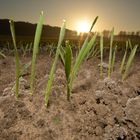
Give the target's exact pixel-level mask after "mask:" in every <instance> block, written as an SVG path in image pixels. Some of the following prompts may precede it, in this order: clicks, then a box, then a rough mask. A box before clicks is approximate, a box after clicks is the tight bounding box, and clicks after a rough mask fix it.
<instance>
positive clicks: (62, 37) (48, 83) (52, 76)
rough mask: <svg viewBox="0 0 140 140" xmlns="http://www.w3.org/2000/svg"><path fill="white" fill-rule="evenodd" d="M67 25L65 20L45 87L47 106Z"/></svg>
mask: <svg viewBox="0 0 140 140" xmlns="http://www.w3.org/2000/svg"><path fill="white" fill-rule="evenodd" d="M65 26H66V22H65V20H64V21H63V24H62V27H61V30H60V35H59V41H58V45H57V50H56V55H55V58H54V62H53V65H52V67H51V71H50V74H49V79H48V82H47V86H46V89H45V105H46V107H47V106H48V101H49V96H50V92H51V87H52V83H53V80H54V72H55V69H56V65H57V61H58V58H59V54H60V53H59V52H60V47H61V45H62V42H63V39H64V35H65Z"/></svg>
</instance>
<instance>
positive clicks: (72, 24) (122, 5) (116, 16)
mask: <svg viewBox="0 0 140 140" xmlns="http://www.w3.org/2000/svg"><path fill="white" fill-rule="evenodd" d="M42 10H43V11H44V15H45V20H44V24H49V25H52V26H61V24H62V20H63V19H66V23H67V28H68V29H72V30H76V29H77V26H78V25H77V23H78V22H80V21H84V20H86V21H87V22H88V23H89V24H92V21H93V20H94V18H95V17H96V16H99V19H98V21H97V23H96V25H95V28H94V30H95V31H103V30H104V29H107V30H111V29H112V27H114V28H115V31H116V32H119V31H120V30H123V31H124V30H126V31H139V30H140V0H0V19H6V18H12V19H14V20H15V21H27V22H31V23H36V22H37V21H38V18H39V14H40V11H42Z"/></svg>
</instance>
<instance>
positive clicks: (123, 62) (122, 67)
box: [120, 41, 128, 73]
mask: <svg viewBox="0 0 140 140" xmlns="http://www.w3.org/2000/svg"><path fill="white" fill-rule="evenodd" d="M127 51H128V41H126V48H125V53H124V56H123V59H122V62H121V67H120V73H123V70H124V65H125V60H126V56H127Z"/></svg>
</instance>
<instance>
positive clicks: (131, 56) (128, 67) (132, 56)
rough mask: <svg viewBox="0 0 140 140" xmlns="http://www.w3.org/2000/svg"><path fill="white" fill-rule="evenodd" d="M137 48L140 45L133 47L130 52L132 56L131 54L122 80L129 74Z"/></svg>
mask: <svg viewBox="0 0 140 140" xmlns="http://www.w3.org/2000/svg"><path fill="white" fill-rule="evenodd" d="M137 48H138V45H135V46H134V48H133V49H132V51H131V53H130V56H129V58H128V61H127V63H126V68H125V71H124V74H123V76H122V80H125V78H126V76H127V74H128V71H129V69H130V66H131V64H132V62H133V59H134V57H135V54H136V51H137Z"/></svg>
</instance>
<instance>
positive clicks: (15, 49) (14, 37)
mask: <svg viewBox="0 0 140 140" xmlns="http://www.w3.org/2000/svg"><path fill="white" fill-rule="evenodd" d="M9 23H10V30H11V35H12V40H13V44H14V54H15V62H16V88H15V95H16V97H17V98H18V90H19V76H20V63H19V54H18V50H17V45H16V36H15V27H14V21H13V20H10V21H9Z"/></svg>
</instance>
